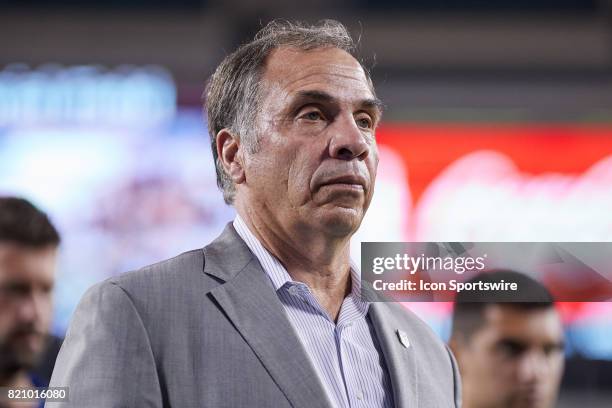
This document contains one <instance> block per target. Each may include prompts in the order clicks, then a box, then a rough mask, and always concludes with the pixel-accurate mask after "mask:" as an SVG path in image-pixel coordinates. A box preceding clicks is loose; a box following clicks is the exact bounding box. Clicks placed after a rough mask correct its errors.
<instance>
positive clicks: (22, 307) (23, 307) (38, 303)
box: [18, 292, 46, 323]
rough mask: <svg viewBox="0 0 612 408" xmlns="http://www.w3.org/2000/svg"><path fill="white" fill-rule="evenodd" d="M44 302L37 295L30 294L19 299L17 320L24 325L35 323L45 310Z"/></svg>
mask: <svg viewBox="0 0 612 408" xmlns="http://www.w3.org/2000/svg"><path fill="white" fill-rule="evenodd" d="M45 306H46V305H45V302H44V300H43V299H42V296H40V295H39V294H37V293H33V292H30V293H29V294H28V295H27V296H24V297H23V298H21V301H20V302H19V306H18V311H19V312H18V314H19V318H20V320H21V321H22V322H24V323H26V322H27V323H32V322H36V321H37V320H38V319H39V318H40V316H41V314H42V313H43V309H44V308H45Z"/></svg>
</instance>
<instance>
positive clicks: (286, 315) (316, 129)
mask: <svg viewBox="0 0 612 408" xmlns="http://www.w3.org/2000/svg"><path fill="white" fill-rule="evenodd" d="M355 51H356V44H355V43H354V42H353V40H352V39H351V37H350V35H349V33H348V32H347V30H346V29H345V27H344V26H343V25H342V24H340V23H338V22H336V21H331V20H326V21H324V22H322V23H320V24H318V25H314V26H310V25H303V24H293V23H289V22H273V23H270V24H269V25H267V26H266V27H264V28H263V29H262V30H261V31H260V32H259V33H258V34H257V35H256V37H255V39H254V40H253V41H251V42H249V43H247V44H245V45H243V46H242V47H240V48H239V49H238V50H237V51H235V52H233V53H232V54H230V55H229V56H228V57H226V59H225V60H224V61H223V62H222V63H221V64H220V66H219V67H218V68H217V70H216V72H215V74H214V75H213V77H212V80H211V81H210V84H209V87H208V93H207V107H208V122H209V133H210V136H211V139H212V150H213V155H214V157H215V163H216V171H217V179H218V184H219V186H220V187H221V189H222V191H223V195H224V198H225V200H226V202H227V203H228V204H232V205H233V206H234V207H235V208H236V212H237V213H238V216H237V217H236V219H235V220H234V222H233V223H229V224H228V225H227V227H226V229H225V230H224V231H223V233H222V234H221V236H220V237H219V238H217V239H216V240H215V241H214V242H212V243H211V244H210V245H207V246H206V247H205V248H204V249H197V250H193V251H190V252H186V253H184V254H182V255H179V256H177V257H175V258H173V259H170V260H167V261H163V262H161V263H158V264H155V265H152V266H149V267H146V268H143V269H141V270H138V271H135V272H132V273H128V274H124V275H121V276H118V277H115V278H111V279H109V280H107V281H105V282H102V283H101V284H98V285H95V286H94V287H93V288H92V289H90V290H89V291H88V292H87V293H86V294H85V296H84V297H83V299H82V300H81V302H80V304H79V306H78V307H77V310H76V312H75V314H74V316H73V319H72V322H71V325H70V328H69V330H68V334H67V337H66V341H65V342H64V345H63V347H62V350H61V352H60V355H59V357H58V361H57V364H56V367H55V370H54V372H53V377H52V380H51V385H53V386H68V387H70V401H69V402H68V403H66V404H59V406H72V407H79V408H81V407H88V408H92V407H124V406H127V407H142V406H147V407H162V406H163V407H171V406H172V407H180V408H186V407H200V406H206V407H215V408H221V407H247V406H248V407H278V408H281V407H286V408H289V407H294V408H297V407H308V408H314V407H335V408H340V407H355V406H363V407H380V408H382V407H393V406H394V407H398V408H401V407H420V408H441V407H445V408H446V407H455V406H459V394H460V391H459V386H460V381H459V378H458V372H457V370H456V365H455V362H454V359H453V357H452V355H451V353H450V351H449V350H448V349H447V348H446V346H445V345H444V344H443V343H442V342H441V341H440V339H439V338H437V337H436V336H435V334H434V333H433V332H432V331H431V330H430V329H429V328H428V327H427V325H426V324H425V323H424V322H422V321H420V320H419V319H418V318H417V317H416V316H415V315H413V314H411V313H410V312H408V311H407V310H406V309H405V308H403V307H402V306H401V305H399V304H396V303H383V302H373V303H370V302H368V301H366V300H365V299H364V298H362V296H361V281H360V273H359V270H358V269H357V267H356V266H355V265H351V263H350V257H349V247H350V246H349V243H350V238H351V236H352V235H353V234H354V233H355V231H356V230H357V229H358V228H359V226H360V224H361V221H362V219H363V216H364V215H365V212H366V210H367V208H368V206H369V204H370V200H371V198H372V194H373V191H374V180H375V176H376V168H377V165H378V152H377V147H376V143H375V137H374V135H375V130H376V127H377V125H378V123H379V121H380V118H381V103H380V101H379V100H378V99H377V98H376V96H375V94H374V88H373V85H372V82H371V78H370V76H369V74H368V72H367V70H366V69H364V67H363V66H362V65H361V63H360V62H359V61H358V60H357V59H356V58H355V56H354V53H355ZM211 170H212V169H211ZM47 405H49V406H51V405H52V406H58V405H56V404H55V403H53V404H47Z"/></svg>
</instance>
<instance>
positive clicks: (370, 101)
mask: <svg viewBox="0 0 612 408" xmlns="http://www.w3.org/2000/svg"><path fill="white" fill-rule="evenodd" d="M305 99H306V100H315V101H319V102H326V103H331V102H335V101H336V98H334V97H333V96H332V95H330V94H328V93H327V92H324V91H317V90H310V91H308V90H306V91H298V92H297V94H296V97H295V98H294V101H295V102H298V101H302V100H305ZM357 104H358V105H359V106H361V107H363V108H367V109H375V110H376V111H377V113H378V116H379V117H380V116H381V115H382V111H383V107H384V104H383V102H382V101H381V100H380V99H378V98H366V99H361V100H359V101H358V102H357Z"/></svg>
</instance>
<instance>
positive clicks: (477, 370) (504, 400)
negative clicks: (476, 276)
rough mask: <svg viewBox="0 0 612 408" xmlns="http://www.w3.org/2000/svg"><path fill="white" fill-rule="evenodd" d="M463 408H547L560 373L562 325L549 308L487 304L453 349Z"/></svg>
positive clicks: (554, 395) (554, 397) (555, 390)
mask: <svg viewBox="0 0 612 408" xmlns="http://www.w3.org/2000/svg"><path fill="white" fill-rule="evenodd" d="M456 353H457V358H458V360H459V366H460V369H461V375H462V378H463V383H464V394H465V395H464V397H465V398H464V401H465V402H464V405H465V406H466V408H481V407H482V408H485V407H486V408H519V407H520V408H528V407H529V408H549V407H553V406H554V404H555V401H556V399H557V393H558V390H559V383H560V381H561V376H562V374H563V366H564V357H563V328H562V326H561V322H560V320H559V316H558V315H557V312H556V311H555V309H554V308H553V307H550V308H545V309H536V310H521V309H519V308H515V307H512V306H506V305H489V306H487V308H486V309H485V323H484V325H483V327H482V328H480V329H479V330H478V331H477V332H475V333H474V334H473V335H472V337H471V338H470V339H467V340H466V342H465V343H464V344H462V345H461V346H459V348H458V349H457V350H456Z"/></svg>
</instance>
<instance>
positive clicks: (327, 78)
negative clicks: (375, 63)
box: [263, 47, 374, 101]
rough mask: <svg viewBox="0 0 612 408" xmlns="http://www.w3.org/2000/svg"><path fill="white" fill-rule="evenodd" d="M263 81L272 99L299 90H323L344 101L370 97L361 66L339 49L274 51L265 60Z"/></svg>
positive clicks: (370, 91) (367, 83)
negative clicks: (272, 96)
mask: <svg viewBox="0 0 612 408" xmlns="http://www.w3.org/2000/svg"><path fill="white" fill-rule="evenodd" d="M263 80H264V83H265V84H266V85H267V87H268V89H269V93H270V94H273V95H274V96H275V97H282V96H285V97H291V96H292V95H294V94H295V93H297V92H299V91H302V90H318V91H323V92H326V93H329V94H331V95H332V96H334V97H336V98H338V99H340V100H347V101H351V100H361V99H364V98H373V97H374V95H373V92H372V89H371V86H370V83H369V82H368V79H367V77H366V74H365V72H364V70H363V67H362V66H361V64H360V63H359V62H358V61H357V60H356V59H355V58H354V57H353V56H352V55H350V54H349V53H348V52H346V51H344V50H341V49H339V48H331V47H329V48H319V49H314V50H308V51H304V50H300V49H297V48H293V47H280V48H277V49H275V50H274V51H272V53H271V54H270V55H269V56H268V59H267V60H266V67H265V70H264V74H263Z"/></svg>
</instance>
